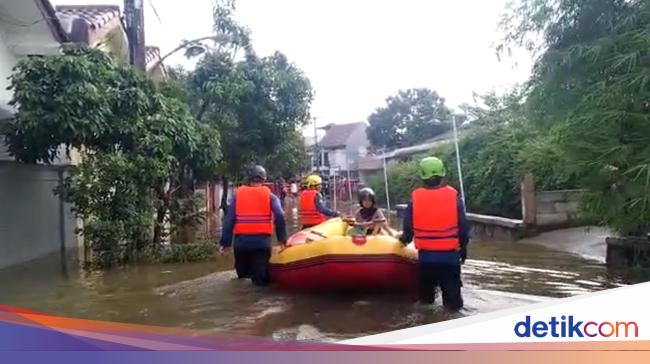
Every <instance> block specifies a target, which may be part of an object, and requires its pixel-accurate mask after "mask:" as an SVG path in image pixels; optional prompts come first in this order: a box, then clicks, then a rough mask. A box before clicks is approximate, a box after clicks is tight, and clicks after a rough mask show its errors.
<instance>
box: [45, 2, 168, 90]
mask: <svg viewBox="0 0 650 364" xmlns="http://www.w3.org/2000/svg"><path fill="white" fill-rule="evenodd" d="M56 15H57V17H58V19H59V21H60V22H61V25H62V27H63V28H64V29H65V31H66V33H67V34H68V38H69V40H70V42H73V43H83V44H87V45H88V46H90V47H93V48H97V49H101V50H102V51H104V52H106V53H107V54H110V55H111V57H112V58H113V59H114V60H116V61H118V62H122V63H125V64H126V63H128V62H129V39H128V36H127V34H126V29H125V28H124V24H123V22H122V13H121V10H120V7H119V6H117V5H60V6H57V7H56ZM145 62H146V65H147V69H146V70H147V72H148V73H149V74H150V75H151V76H152V77H153V78H154V79H156V80H160V79H162V78H164V77H166V76H167V73H166V70H165V66H164V65H163V63H162V62H161V55H160V48H158V47H151V46H147V47H146V51H145Z"/></svg>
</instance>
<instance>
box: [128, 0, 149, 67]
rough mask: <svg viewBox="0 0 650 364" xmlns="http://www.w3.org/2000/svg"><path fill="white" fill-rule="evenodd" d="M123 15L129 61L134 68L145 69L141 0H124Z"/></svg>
mask: <svg viewBox="0 0 650 364" xmlns="http://www.w3.org/2000/svg"><path fill="white" fill-rule="evenodd" d="M124 17H125V18H126V32H127V35H128V38H129V61H130V63H131V65H133V66H134V67H135V68H137V69H139V70H141V71H145V70H146V67H147V64H146V51H145V42H144V6H143V5H142V0H124Z"/></svg>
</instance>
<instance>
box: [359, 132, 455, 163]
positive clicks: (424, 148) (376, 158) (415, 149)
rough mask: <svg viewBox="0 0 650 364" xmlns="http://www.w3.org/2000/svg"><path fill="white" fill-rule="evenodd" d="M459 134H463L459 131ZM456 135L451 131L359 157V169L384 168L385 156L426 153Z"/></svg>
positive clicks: (387, 157) (395, 156)
mask: <svg viewBox="0 0 650 364" xmlns="http://www.w3.org/2000/svg"><path fill="white" fill-rule="evenodd" d="M459 134H463V133H462V132H459ZM453 137H454V132H453V131H449V132H447V133H443V134H440V135H438V136H436V137H434V138H431V139H428V140H426V141H425V142H423V143H420V144H416V145H412V146H409V147H404V148H398V149H395V150H392V151H390V152H386V153H383V154H379V155H371V156H366V157H363V158H360V159H359V169H360V170H365V171H373V170H378V169H382V168H383V161H382V159H383V158H386V159H393V158H399V157H410V156H412V155H415V154H418V153H424V152H428V151H430V150H431V149H432V148H433V147H435V146H438V145H441V144H445V143H449V142H450V141H451V140H452V138H453Z"/></svg>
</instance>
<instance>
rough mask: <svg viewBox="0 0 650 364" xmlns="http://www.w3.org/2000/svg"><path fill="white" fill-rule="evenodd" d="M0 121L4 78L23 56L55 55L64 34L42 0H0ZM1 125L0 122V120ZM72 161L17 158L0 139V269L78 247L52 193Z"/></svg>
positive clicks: (5, 115) (5, 107)
mask: <svg viewBox="0 0 650 364" xmlns="http://www.w3.org/2000/svg"><path fill="white" fill-rule="evenodd" d="M0 12H1V13H2V21H1V22H0V124H2V123H6V122H7V120H9V119H11V118H12V117H13V114H14V112H15V110H14V109H13V108H12V107H11V106H10V105H9V102H10V100H11V98H12V94H11V91H10V90H7V87H8V86H9V80H8V79H7V77H9V76H10V75H11V74H12V71H13V67H14V66H16V64H17V63H18V62H19V61H20V60H21V59H23V58H24V57H28V56H33V55H52V54H58V52H59V51H60V47H61V43H63V42H66V41H67V33H66V32H65V30H64V29H63V27H62V26H61V24H60V23H59V21H58V19H57V17H56V15H55V10H54V8H53V7H52V6H51V4H50V3H48V2H47V0H21V1H15V0H0ZM0 126H1V125H0ZM71 163H72V161H71V160H69V159H68V158H66V157H61V158H59V160H57V161H56V162H55V163H54V164H53V165H25V164H21V163H17V162H16V161H15V160H14V159H13V158H12V157H11V156H10V155H9V153H8V152H7V148H6V145H5V144H4V141H3V140H0V201H1V203H0V268H3V267H7V266H10V265H13V264H18V263H22V262H26V261H29V260H32V259H34V258H38V257H41V256H44V255H48V254H50V253H58V252H62V251H66V250H67V249H68V248H74V247H76V246H77V236H76V234H75V228H76V227H77V221H76V219H75V218H74V215H73V214H72V212H71V211H70V206H69V205H67V204H66V203H64V202H63V200H62V199H60V198H59V197H58V196H56V195H54V193H52V190H53V189H54V188H56V187H57V186H58V185H59V184H60V183H61V181H62V179H63V178H64V177H65V173H66V167H67V166H69V165H70V164H71Z"/></svg>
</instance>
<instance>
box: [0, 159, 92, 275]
mask: <svg viewBox="0 0 650 364" xmlns="http://www.w3.org/2000/svg"><path fill="white" fill-rule="evenodd" d="M65 176H66V169H65V168H64V167H56V166H44V165H26V164H20V163H16V162H10V161H7V162H5V161H0V268H4V267H8V266H11V265H14V264H19V263H24V262H27V261H30V260H32V259H36V258H39V257H42V256H45V255H48V254H52V253H58V252H61V253H65V251H66V250H68V249H73V248H77V247H78V243H79V239H78V237H77V234H76V233H75V229H76V228H77V224H78V222H77V219H76V218H75V217H74V215H73V213H72V211H71V206H70V205H69V204H67V203H65V202H64V201H63V200H62V199H61V198H60V197H59V196H56V195H55V194H54V192H53V190H54V189H55V188H56V187H57V186H59V185H60V183H61V182H62V181H63V179H64V178H65Z"/></svg>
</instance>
